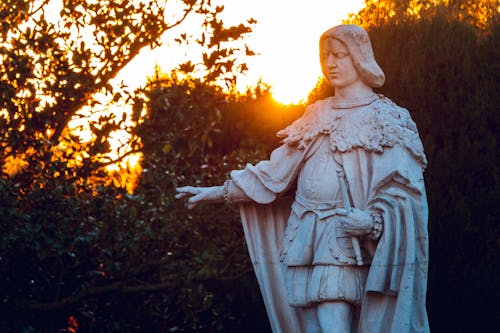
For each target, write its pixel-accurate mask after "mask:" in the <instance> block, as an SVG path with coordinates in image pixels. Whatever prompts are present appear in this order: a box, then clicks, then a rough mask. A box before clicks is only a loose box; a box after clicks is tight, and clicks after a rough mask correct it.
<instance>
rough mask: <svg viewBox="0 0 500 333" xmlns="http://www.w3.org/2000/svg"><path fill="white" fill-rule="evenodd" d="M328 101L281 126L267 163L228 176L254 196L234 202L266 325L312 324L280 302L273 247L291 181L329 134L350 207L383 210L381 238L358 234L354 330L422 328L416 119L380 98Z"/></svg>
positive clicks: (423, 270) (420, 165)
mask: <svg viewBox="0 0 500 333" xmlns="http://www.w3.org/2000/svg"><path fill="white" fill-rule="evenodd" d="M334 102H335V100H334V98H329V99H326V100H322V101H319V102H317V103H315V104H313V105H311V106H309V107H308V108H307V110H306V113H305V114H304V115H303V116H302V117H301V118H299V119H298V120H297V121H295V122H294V123H293V124H292V125H290V126H289V127H287V128H286V129H284V130H282V131H280V132H278V136H280V137H282V138H283V145H282V146H281V147H279V148H278V149H276V150H275V151H274V152H273V153H272V154H271V158H270V160H268V161H262V162H259V163H258V164H256V165H255V166H254V165H251V164H248V165H247V166H246V168H245V169H243V170H236V171H233V172H232V173H231V178H232V180H233V182H234V184H236V185H237V186H238V187H239V188H240V189H241V190H243V192H244V193H245V195H246V196H248V197H249V198H250V199H251V200H252V202H245V203H242V204H241V209H240V211H241V219H242V223H243V227H244V231H245V237H246V241H247V245H248V250H249V253H250V257H251V260H252V263H253V267H254V270H255V274H256V276H257V280H258V282H259V285H260V289H261V292H262V295H263V298H264V302H265V305H266V309H267V313H268V316H269V319H270V323H271V326H272V329H273V332H276V333H277V332H283V333H288V332H308V333H309V332H314V331H316V330H317V329H318V327H319V326H318V323H317V319H316V318H315V316H311V310H310V309H308V308H306V307H291V306H290V305H289V304H288V303H287V290H286V289H285V270H286V266H285V265H284V264H283V263H282V262H280V247H281V242H282V238H283V234H284V231H285V228H286V224H287V219H288V217H289V215H290V206H291V203H292V201H293V188H294V186H295V180H296V178H297V175H298V174H299V173H300V170H301V165H302V163H303V161H304V160H305V159H306V158H307V156H308V155H309V154H313V153H314V150H315V149H317V147H318V146H319V142H320V141H321V140H330V147H331V149H332V150H333V151H335V152H337V153H340V154H338V155H339V156H340V159H341V161H340V163H341V164H342V165H343V168H344V171H345V174H346V179H347V182H348V184H349V190H350V195H351V197H352V202H353V206H354V207H356V208H358V209H361V210H376V211H378V212H380V213H381V214H382V217H383V223H384V230H383V233H382V235H381V237H380V239H378V240H377V241H372V240H370V239H369V238H368V237H366V238H363V239H362V242H365V243H364V245H365V246H366V248H374V249H375V251H374V253H373V257H372V260H371V266H370V269H369V273H368V277H367V281H366V286H365V289H364V294H363V297H362V303H361V309H360V312H359V318H358V322H359V323H358V324H357V325H356V326H357V327H356V328H355V331H357V332H358V333H368V332H378V333H390V332H392V333H406V332H412V333H413V332H429V325H428V320H427V312H426V308H425V298H426V288H427V267H428V233H427V218H428V208H427V199H426V193H425V187H424V181H423V170H424V168H425V166H426V158H425V155H424V152H423V146H422V143H421V141H420V138H419V136H418V132H417V128H416V126H415V123H414V122H413V121H412V119H411V117H410V115H409V113H408V111H407V110H405V109H403V108H401V107H399V106H397V105H396V104H394V103H393V102H392V101H390V100H389V99H387V98H385V97H383V96H377V97H376V98H375V99H374V100H372V101H369V102H367V103H366V105H358V106H355V107H353V108H352V109H351V110H347V111H346V110H343V111H342V110H340V111H341V112H338V111H339V110H335V105H334ZM332 103H333V104H332ZM332 105H333V108H332ZM334 176H335V175H332V177H334ZM290 192H292V196H290V195H287V193H290ZM366 242H372V244H367V243H366Z"/></svg>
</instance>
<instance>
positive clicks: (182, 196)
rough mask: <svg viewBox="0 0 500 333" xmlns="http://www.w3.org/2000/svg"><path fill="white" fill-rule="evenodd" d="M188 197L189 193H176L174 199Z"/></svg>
mask: <svg viewBox="0 0 500 333" xmlns="http://www.w3.org/2000/svg"><path fill="white" fill-rule="evenodd" d="M190 195H191V193H187V192H181V193H177V194H176V195H175V198H176V199H182V198H185V197H188V196H190Z"/></svg>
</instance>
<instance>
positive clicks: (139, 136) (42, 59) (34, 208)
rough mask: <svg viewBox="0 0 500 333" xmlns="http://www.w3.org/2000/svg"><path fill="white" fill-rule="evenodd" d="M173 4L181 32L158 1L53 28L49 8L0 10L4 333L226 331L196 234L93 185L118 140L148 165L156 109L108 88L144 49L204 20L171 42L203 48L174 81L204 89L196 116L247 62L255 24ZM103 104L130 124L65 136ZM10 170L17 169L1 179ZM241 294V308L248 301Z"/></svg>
mask: <svg viewBox="0 0 500 333" xmlns="http://www.w3.org/2000/svg"><path fill="white" fill-rule="evenodd" d="M170 2H171V1H168V3H170ZM181 3H182V4H183V6H182V7H181V9H179V12H178V15H177V16H178V19H176V20H174V21H171V22H167V21H166V14H168V13H166V12H165V8H167V7H166V5H167V1H144V2H140V1H133V2H132V1H130V2H113V1H100V2H95V1H68V2H65V3H64V7H63V9H62V11H61V20H60V21H59V22H58V23H52V22H51V21H49V20H47V19H46V17H45V13H44V11H45V9H46V6H47V5H48V1H40V2H28V1H7V2H3V3H2V4H1V7H0V9H1V11H0V15H2V23H1V27H2V30H1V34H0V38H1V39H0V59H1V62H0V68H1V69H2V74H0V85H1V89H0V126H1V127H0V128H1V132H0V133H1V134H0V160H1V161H2V164H3V174H2V176H1V177H0V199H1V202H2V204H1V205H0V230H1V235H2V236H1V237H0V261H1V262H2V264H3V265H2V266H1V268H0V271H1V272H0V276H1V283H0V284H1V285H2V287H3V288H5V289H4V290H5V293H3V296H2V303H1V305H0V312H2V314H3V315H2V318H0V328H1V330H2V331H28V332H29V331H44V330H47V331H55V330H57V329H59V328H62V326H63V325H64V323H65V321H66V319H67V318H68V317H69V318H73V319H75V318H76V319H77V320H78V323H79V325H80V326H79V327H80V329H81V330H82V331H103V332H117V331H128V332H133V331H139V332H141V331H144V330H150V331H165V330H166V329H167V328H169V329H177V330H178V331H192V330H196V331H203V330H205V331H210V330H212V328H213V327H219V330H220V329H221V328H220V326H221V325H222V324H221V323H223V321H224V320H227V319H228V318H229V317H231V316H232V317H233V318H234V314H233V311H234V310H232V309H231V308H229V307H228V306H227V300H225V299H224V298H222V299H219V300H218V301H217V302H215V301H214V299H215V298H216V297H214V296H213V292H210V291H209V290H208V287H207V286H206V284H207V282H206V281H204V280H202V278H203V277H210V276H212V275H213V273H212V271H213V270H214V269H215V268H214V266H217V265H221V264H222V262H223V260H221V258H220V256H219V257H215V258H212V257H211V253H212V252H213V246H212V247H208V245H207V246H206V247H205V245H206V244H207V243H208V240H207V239H206V238H204V237H203V234H200V233H192V228H191V226H190V225H189V224H187V223H186V221H187V220H189V219H190V218H189V216H188V213H187V212H182V213H179V215H177V213H176V212H177V211H180V209H179V207H176V208H175V209H174V206H175V204H174V205H172V203H171V202H170V204H171V205H170V206H168V208H169V209H172V210H169V211H168V214H167V212H166V211H165V207H164V206H162V204H163V205H164V204H165V202H162V201H160V200H158V198H156V197H153V196H148V194H149V193H148V191H147V190H144V191H143V193H142V194H141V193H137V194H136V195H131V194H129V193H127V192H126V191H125V190H124V189H121V188H116V187H114V186H112V185H109V184H108V182H106V179H94V180H92V183H91V182H90V181H89V179H90V177H99V176H102V177H103V178H105V177H107V176H108V174H107V173H105V172H104V170H103V169H102V166H103V165H106V164H107V163H109V162H110V161H109V160H105V159H104V157H105V155H106V153H107V152H108V151H109V146H108V141H107V139H108V137H109V135H110V133H112V131H114V130H116V129H118V128H123V127H124V126H128V128H129V129H131V130H132V128H135V130H134V132H133V133H132V134H133V135H135V141H133V142H132V145H133V147H132V149H134V150H139V149H141V150H142V151H144V152H149V151H150V148H151V146H150V145H149V141H147V140H148V138H147V136H146V135H145V134H144V133H143V132H141V131H142V130H141V128H144V126H143V124H144V123H145V122H147V121H148V118H145V114H147V116H148V117H149V119H151V117H152V113H154V112H158V113H161V112H162V111H163V109H162V108H159V107H161V106H162V105H161V104H158V105H157V106H154V107H153V108H152V109H153V110H154V111H153V112H152V113H150V114H148V113H146V108H145V107H146V106H148V103H152V104H154V103H157V101H156V100H155V99H154V98H150V97H151V96H146V93H145V90H139V91H137V92H129V94H128V95H126V96H123V97H122V96H120V93H123V92H120V91H119V90H117V88H116V87H112V86H111V85H110V84H109V80H110V79H111V78H113V77H114V76H115V75H116V73H117V72H118V71H119V70H120V69H121V68H123V66H125V65H126V64H127V63H128V62H129V61H130V60H131V59H132V58H133V57H134V55H136V54H137V53H138V52H139V50H140V49H141V48H142V47H145V46H152V47H154V46H156V45H157V44H158V43H159V37H160V36H161V34H162V33H163V32H165V31H167V30H169V29H171V28H173V27H174V26H177V25H180V24H182V22H183V20H184V19H185V18H186V17H187V15H194V14H200V15H201V18H202V19H201V25H202V28H203V29H201V30H200V35H196V36H188V35H187V34H184V33H180V34H179V36H178V39H177V41H178V43H197V44H200V45H201V46H204V47H205V48H204V49H203V52H204V54H203V55H202V56H201V59H202V62H201V63H199V64H198V63H190V62H186V63H184V64H181V65H179V70H178V75H180V76H183V77H187V78H189V77H191V76H194V75H196V74H199V76H201V78H200V79H197V80H195V81H196V82H198V83H199V85H200V86H203V87H204V88H203V89H205V90H206V91H207V93H204V95H200V96H197V98H198V100H199V101H200V102H201V104H204V103H205V102H207V101H208V103H207V105H213V104H210V103H212V102H211V101H212V98H213V95H214V94H215V97H214V98H216V99H217V100H222V102H223V103H225V102H224V101H223V100H224V98H220V96H218V95H219V94H221V93H222V89H221V88H219V87H218V86H217V84H220V82H227V85H226V87H227V88H229V89H231V87H232V86H233V85H234V82H235V75H236V74H235V73H237V72H241V71H244V70H245V65H244V63H242V62H241V61H240V60H239V59H237V55H238V54H239V53H240V52H241V53H245V52H246V51H247V49H246V47H245V46H244V44H242V43H241V39H242V36H244V35H245V34H246V33H249V32H250V31H251V25H252V24H253V21H252V20H249V21H248V22H246V23H244V24H243V23H242V24H239V25H236V26H229V27H228V26H226V25H224V23H223V22H222V21H221V18H220V14H221V13H222V11H223V7H217V6H212V5H211V2H210V1H209V0H206V1H205V0H198V1H191V0H185V1H182V2H181ZM169 17H170V16H169ZM238 42H239V44H238ZM186 82H188V81H186ZM193 82H194V81H193ZM203 89H200V90H199V91H200V92H203ZM153 90H154V89H153ZM102 91H104V92H108V93H110V94H111V95H112V98H114V99H120V98H124V99H129V102H130V103H131V104H132V103H133V105H134V113H133V114H132V115H124V117H123V118H122V117H119V118H118V119H115V117H114V116H113V115H103V116H101V117H98V119H95V120H92V121H91V123H90V128H91V130H92V133H93V134H92V139H91V140H90V141H89V142H87V141H86V140H85V139H84V138H79V137H77V136H76V135H75V133H72V132H71V131H69V130H68V123H69V121H70V120H71V119H75V118H78V117H79V114H80V110H81V109H82V107H87V108H88V109H89V112H91V113H96V114H99V111H100V110H101V109H102V108H103V106H102V105H99V102H98V101H97V100H96V98H94V94H95V93H97V92H102ZM188 92H189V90H186V89H178V90H176V91H174V93H173V96H172V98H173V99H175V98H177V99H179V100H181V101H185V102H184V104H182V105H180V106H182V107H183V108H182V109H177V110H176V111H177V112H178V113H184V114H185V115H189V110H190V106H193V105H196V104H193V101H191V100H190V99H189V96H188V95H187V94H186V93H188ZM153 97H154V96H153ZM186 101H187V102H186ZM152 104H150V105H151V106H153V105H152ZM178 106H179V105H178ZM204 110H205V109H204ZM128 122H130V124H128ZM147 124H148V125H151V122H149V123H147ZM134 126H135V127H134ZM146 129H147V128H146ZM141 140H143V141H141ZM162 147H163V148H164V149H165V150H167V148H166V147H164V146H162ZM196 150H197V151H200V150H199V149H196ZM13 163H18V164H19V168H17V170H15V171H16V172H12V173H10V174H7V173H6V172H7V171H9V167H12V164H13ZM180 167H182V166H180ZM166 170H168V169H166ZM160 199H161V198H160ZM167 199H168V200H171V198H167ZM176 221H177V222H178V223H174V222H176ZM225 226H227V225H225ZM212 227H213V226H212ZM212 227H211V228H212ZM225 230H226V231H227V233H228V235H233V236H234V237H232V239H234V241H232V242H230V243H228V244H221V245H222V247H223V248H226V249H227V248H234V247H235V246H239V247H240V249H241V245H242V244H241V243H237V244H236V245H235V243H234V242H237V241H238V240H240V239H241V237H238V236H237V233H238V225H237V224H233V226H232V227H231V228H229V229H228V228H226V229H225ZM207 248H208V250H207ZM210 249H212V250H210ZM211 251H212V252H211ZM226 251H227V250H226ZM237 253H241V251H239V252H237ZM246 264H247V266H249V264H248V263H246ZM241 265H243V266H245V262H244V261H242V264H241ZM217 267H218V266H217ZM241 271H243V272H245V268H242V269H241ZM204 279H205V280H207V278H204ZM207 290H208V291H207ZM173 291H174V292H173ZM244 291H245V289H241V293H240V296H239V297H240V298H239V299H241V298H243V297H247V295H245V294H244ZM234 302H236V301H234ZM213 304H215V305H213ZM247 313H249V311H247ZM73 319H72V320H73ZM233 321H234V320H233ZM214 325H215V326H214Z"/></svg>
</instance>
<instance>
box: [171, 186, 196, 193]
mask: <svg viewBox="0 0 500 333" xmlns="http://www.w3.org/2000/svg"><path fill="white" fill-rule="evenodd" d="M175 190H176V191H177V192H187V193H192V192H193V191H194V190H196V187H193V186H181V187H178V188H176V189H175Z"/></svg>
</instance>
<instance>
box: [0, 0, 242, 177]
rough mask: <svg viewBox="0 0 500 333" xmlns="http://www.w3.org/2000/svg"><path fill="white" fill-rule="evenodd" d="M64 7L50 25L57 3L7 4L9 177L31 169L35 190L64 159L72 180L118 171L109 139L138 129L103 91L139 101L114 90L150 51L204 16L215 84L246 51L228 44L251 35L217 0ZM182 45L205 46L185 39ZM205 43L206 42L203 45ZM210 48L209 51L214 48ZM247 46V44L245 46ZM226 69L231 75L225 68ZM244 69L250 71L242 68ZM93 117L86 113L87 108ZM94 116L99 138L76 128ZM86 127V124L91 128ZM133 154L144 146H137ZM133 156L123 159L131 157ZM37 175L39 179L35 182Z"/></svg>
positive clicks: (1, 79)
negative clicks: (111, 167)
mask: <svg viewBox="0 0 500 333" xmlns="http://www.w3.org/2000/svg"><path fill="white" fill-rule="evenodd" d="M171 2H172V1H167V0H148V1H146V0H144V1H109V0H106V1H90V0H88V1H87V0H79V1H63V4H62V9H61V11H60V13H59V17H58V18H48V16H49V15H48V14H49V13H48V12H46V11H50V10H52V11H54V10H55V9H54V8H49V5H50V4H49V1H45V0H39V1H26V0H8V1H4V2H2V4H1V5H0V6H1V7H0V16H1V17H2V21H1V22H2V23H1V29H0V72H1V73H2V74H0V128H1V131H0V133H1V134H0V164H1V165H2V166H3V167H2V171H3V173H4V174H5V173H7V174H10V175H12V174H17V173H20V172H21V171H22V173H23V175H22V177H24V178H26V183H28V184H29V183H30V181H29V180H33V179H35V178H36V177H38V176H39V174H40V173H41V171H42V170H43V169H44V167H45V166H46V165H48V164H50V163H52V162H53V161H54V160H59V161H62V162H66V163H69V164H70V167H71V168H68V170H67V172H68V173H70V175H69V177H70V179H72V180H74V179H83V178H86V177H88V176H92V175H95V171H96V170H99V169H100V168H101V167H102V165H103V164H109V163H112V162H113V161H110V160H109V156H108V153H109V151H110V146H109V140H108V139H109V137H110V135H112V133H113V132H115V131H117V130H120V129H122V130H128V129H129V127H130V125H133V122H131V119H129V117H128V115H127V114H126V113H123V114H120V115H114V114H112V113H110V112H108V111H107V110H106V108H107V106H106V105H103V104H102V103H103V102H101V101H100V99H99V98H98V97H96V96H97V95H96V93H103V94H107V95H108V96H109V97H110V98H112V99H113V100H114V101H115V102H116V101H118V100H121V99H124V100H125V101H130V100H131V99H132V98H133V97H134V94H133V92H130V91H127V89H126V88H125V87H121V88H120V87H114V86H113V85H111V84H110V80H111V79H113V78H114V77H115V76H116V74H117V73H118V72H119V71H120V70H121V69H122V68H124V66H125V65H127V64H128V63H129V62H130V61H131V60H132V59H133V58H134V57H135V56H136V55H137V54H138V53H139V51H140V50H141V49H143V48H144V47H152V48H153V47H156V46H158V45H159V44H160V37H161V36H162V35H163V34H164V33H165V32H166V31H169V30H172V29H173V28H174V27H177V26H181V25H182V23H183V22H184V20H185V19H186V18H187V17H188V16H193V15H201V17H202V18H203V19H202V20H201V23H200V24H202V29H200V31H201V33H202V37H207V38H206V40H207V42H205V41H203V42H202V41H198V44H200V45H202V46H208V47H210V51H209V52H207V54H206V56H207V57H208V58H207V60H206V61H210V62H212V63H213V64H212V63H211V65H213V66H212V67H213V68H215V70H212V71H211V73H210V74H209V75H211V76H210V78H211V79H216V78H217V77H219V76H220V72H221V71H222V70H225V71H226V72H231V69H232V67H231V65H230V64H228V63H227V62H228V61H232V62H233V63H234V62H235V60H234V54H235V53H236V52H237V50H238V48H230V47H227V46H226V44H227V42H229V41H234V40H238V39H240V38H241V36H242V35H244V34H245V33H248V32H250V31H251V28H250V26H249V25H248V24H239V25H237V26H234V27H225V26H224V25H223V24H222V21H221V20H220V13H221V12H222V11H223V8H222V7H217V6H212V5H211V1H209V0H182V1H177V2H176V6H173V5H170V4H171ZM177 39H178V40H179V42H180V43H187V42H189V43H196V40H194V39H189V38H188V37H187V36H186V35H185V34H182V33H179V36H178V38H177ZM203 39H205V38H203ZM207 43H208V45H206V44H207ZM240 48H241V47H240ZM217 66H222V67H224V68H223V69H218V68H216V67H217ZM241 70H244V68H241ZM82 110H83V111H82ZM82 118H85V120H86V122H87V123H88V130H89V131H90V134H87V135H85V136H84V135H78V134H77V133H76V132H75V131H72V132H71V131H68V124H69V122H70V121H72V120H79V119H80V120H81V119H82ZM84 122H85V121H84ZM128 145H129V146H130V148H129V150H128V152H127V153H126V154H129V153H130V152H131V151H132V152H133V151H137V150H138V148H139V147H140V145H139V142H137V141H136V140H132V141H131V142H129V143H128ZM122 157H123V156H122ZM28 178H29V179H28Z"/></svg>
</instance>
